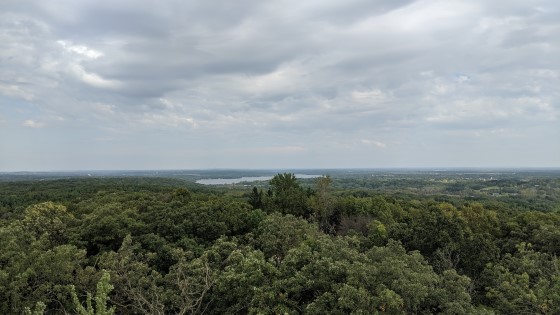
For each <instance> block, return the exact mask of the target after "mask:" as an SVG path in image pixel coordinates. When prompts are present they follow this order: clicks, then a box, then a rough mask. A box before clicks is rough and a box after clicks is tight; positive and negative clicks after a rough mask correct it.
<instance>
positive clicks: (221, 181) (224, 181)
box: [196, 174, 322, 185]
mask: <svg viewBox="0 0 560 315" xmlns="http://www.w3.org/2000/svg"><path fill="white" fill-rule="evenodd" d="M295 176H296V178H303V179H305V178H317V177H321V176H322V175H309V174H295ZM272 177H273V176H247V177H240V178H205V179H199V180H197V181H196V183H197V184H202V185H232V184H239V183H243V182H260V181H261V182H262V181H268V180H271V179H272Z"/></svg>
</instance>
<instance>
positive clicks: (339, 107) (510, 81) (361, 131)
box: [0, 0, 560, 171]
mask: <svg viewBox="0 0 560 315" xmlns="http://www.w3.org/2000/svg"><path fill="white" fill-rule="evenodd" d="M559 9H560V3H559V2H558V1H557V0H550V1H523V0H519V1H516V0H507V1H506V0H503V1H497V0H492V1H488V0H478V1H476V0H468V1H467V0H465V1H453V0H441V1H436V0H426V1H406V0H399V1H396V0H384V1H372V0H346V1H338V0H337V1H330V0H312V1H305V0H303V1H302V0H295V1H293V0H282V1H280V0H278V1H262V0H254V1H251V0H239V1H231V0H205V1H182V0H172V1H155V0H125V1H115V0H80V1H76V0H49V1H44V0H35V1H33V0H2V1H1V2H0V171H19V170H30V171H34V170H81V169H88V170H93V169H193V168H340V167H461V166H467V167H519V166H521V167H526V166H528V167H559V166H560V79H559V76H560V10H559Z"/></svg>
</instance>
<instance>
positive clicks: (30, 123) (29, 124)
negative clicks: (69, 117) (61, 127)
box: [21, 119, 45, 129]
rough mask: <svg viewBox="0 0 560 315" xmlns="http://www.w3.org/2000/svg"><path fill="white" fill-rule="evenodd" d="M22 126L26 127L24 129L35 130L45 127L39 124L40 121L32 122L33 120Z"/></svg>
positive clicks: (25, 122)
mask: <svg viewBox="0 0 560 315" xmlns="http://www.w3.org/2000/svg"><path fill="white" fill-rule="evenodd" d="M21 125H22V126H24V127H28V128H35V129H38V128H43V127H45V124H44V123H42V122H39V121H35V120H31V119H28V120H26V121H24V122H23V123H22V124H21Z"/></svg>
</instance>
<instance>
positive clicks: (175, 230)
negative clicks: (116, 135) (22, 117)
mask: <svg viewBox="0 0 560 315" xmlns="http://www.w3.org/2000/svg"><path fill="white" fill-rule="evenodd" d="M370 177H372V176H370ZM444 179H445V178H442V177H438V176H434V181H433V182H429V181H426V180H423V179H422V178H421V177H419V176H416V175H413V174H412V175H411V174H405V175H401V176H400V177H398V178H393V179H391V180H390V179H387V178H384V177H373V179H371V178H369V177H361V175H360V176H358V175H357V176H354V177H348V176H346V175H340V176H338V177H336V176H332V177H330V176H324V177H320V178H317V179H313V180H307V181H302V180H298V179H297V178H295V176H294V174H291V173H284V174H278V175H276V176H274V177H273V178H272V180H271V181H270V182H269V185H268V186H266V184H265V186H261V187H250V188H235V189H227V190H226V189H223V188H220V189H208V190H203V189H201V188H197V187H194V186H189V185H185V182H182V181H177V180H163V179H156V178H153V179H137V178H130V179H122V178H120V179H114V178H113V179H111V178H107V179H99V178H97V179H91V180H86V179H74V180H72V179H64V180H45V181H41V182H35V181H30V182H26V181H18V182H3V183H0V186H1V187H2V190H0V212H1V213H0V313H2V314H11V313H20V314H21V313H24V314H43V313H47V314H53V313H77V314H234V313H237V314H267V313H281V314H302V313H303V314H558V313H560V294H559V292H560V272H559V264H560V262H559V261H558V258H557V257H558V255H559V254H560V247H559V245H558V244H560V232H559V231H560V215H559V213H558V212H557V211H554V210H553V209H555V208H558V203H554V202H557V200H560V199H557V197H558V195H557V190H555V189H556V187H557V186H558V182H557V181H555V179H554V178H553V177H532V178H530V179H527V180H526V181H520V180H517V179H515V178H507V179H504V180H501V181H495V180H494V179H492V180H490V179H485V180H476V181H473V180H471V181H468V180H463V179H460V178H459V177H455V178H448V179H446V180H452V181H453V182H449V183H448V182H445V181H444ZM7 183H11V185H8V184H7ZM427 183H428V184H429V185H432V186H431V188H430V187H427V186H426V187H425V188H419V187H423V186H422V185H426V184H427ZM430 183H431V184H430ZM535 183H538V184H535ZM534 185H540V186H538V187H539V188H538V189H537V188H535V186H534ZM346 186H348V187H349V186H352V187H354V186H355V187H356V188H348V187H346ZM494 186H495V187H494ZM341 187H345V188H341ZM267 189H268V190H267ZM496 189H497V191H498V192H495V193H500V194H506V193H507V194H509V195H508V196H504V198H501V199H500V200H496V199H485V198H479V197H481V196H483V195H484V194H486V193H487V192H489V191H494V190H496ZM515 189H517V190H515ZM429 190H430V191H432V190H433V191H434V194H429V193H427V191H429ZM442 191H445V192H446V194H444V195H442V194H440V193H441V192H442ZM514 191H515V192H519V194H518V195H513V194H514V193H515V192H514ZM493 193H494V192H492V194H493ZM541 193H543V194H547V196H549V197H550V198H549V199H546V198H545V197H542V198H541V197H539V196H540V195H539V194H541ZM470 196H478V197H476V198H471V197H470ZM533 201H534V202H535V203H536V204H532V202H533ZM551 209H552V210H551ZM541 210H542V211H541ZM90 292H91V293H90Z"/></svg>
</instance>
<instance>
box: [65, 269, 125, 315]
mask: <svg viewBox="0 0 560 315" xmlns="http://www.w3.org/2000/svg"><path fill="white" fill-rule="evenodd" d="M110 281H111V276H110V275H109V273H108V272H107V271H105V270H103V271H102V275H101V279H100V280H99V282H98V283H97V290H96V291H95V298H94V299H93V301H95V307H94V306H93V302H92V296H91V293H89V292H88V293H87V297H86V307H84V306H83V305H82V303H81V302H80V299H79V298H78V294H77V293H76V288H75V287H74V286H73V285H72V286H70V294H71V295H72V301H73V302H74V306H75V308H76V312H77V313H78V314H79V315H113V314H115V306H111V307H108V306H107V304H108V302H109V294H110V293H111V291H112V290H113V285H111V283H110Z"/></svg>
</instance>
